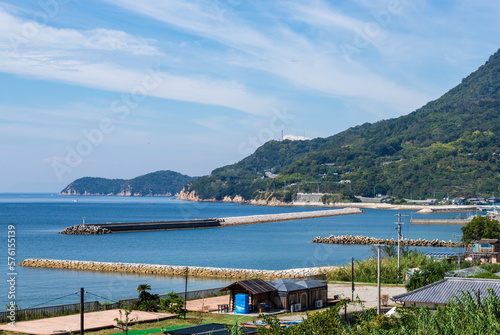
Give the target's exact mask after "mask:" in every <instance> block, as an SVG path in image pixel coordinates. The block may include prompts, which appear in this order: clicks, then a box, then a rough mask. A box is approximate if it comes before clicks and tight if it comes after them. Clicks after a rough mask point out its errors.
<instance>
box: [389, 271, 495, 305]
mask: <svg viewBox="0 0 500 335" xmlns="http://www.w3.org/2000/svg"><path fill="white" fill-rule="evenodd" d="M488 288H492V289H493V291H494V292H495V293H496V294H497V295H499V296H500V279H479V278H454V277H446V278H444V279H442V280H440V281H437V282H435V283H432V284H429V285H426V286H423V287H421V288H418V289H416V290H413V291H410V292H407V293H403V294H398V295H395V296H393V297H392V298H391V300H394V301H399V302H416V303H430V304H446V303H447V302H448V301H450V300H451V299H452V298H453V297H454V296H460V295H461V294H463V292H465V291H470V292H474V293H475V294H476V295H477V294H478V293H479V296H480V297H486V296H487V295H488V292H487V289H488Z"/></svg>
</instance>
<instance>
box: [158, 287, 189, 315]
mask: <svg viewBox="0 0 500 335" xmlns="http://www.w3.org/2000/svg"><path fill="white" fill-rule="evenodd" d="M160 307H161V309H163V310H165V311H168V312H170V313H175V314H179V313H181V312H182V311H183V309H184V299H182V298H180V297H179V295H178V294H177V293H175V292H170V293H169V294H167V297H166V298H165V299H161V300H160Z"/></svg>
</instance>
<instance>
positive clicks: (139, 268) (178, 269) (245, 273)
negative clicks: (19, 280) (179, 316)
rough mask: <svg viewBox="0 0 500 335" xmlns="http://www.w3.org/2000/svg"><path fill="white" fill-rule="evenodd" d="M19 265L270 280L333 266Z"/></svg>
mask: <svg viewBox="0 0 500 335" xmlns="http://www.w3.org/2000/svg"><path fill="white" fill-rule="evenodd" d="M19 265H20V266H26V267H36V268H50V269H68V270H83V271H100V272H124V273H134V274H148V275H160V276H185V275H186V270H187V271H188V276H192V277H200V278H229V279H252V278H262V279H264V280H274V279H279V278H299V277H310V276H318V275H321V274H322V273H324V271H326V270H328V269H331V268H333V267H315V268H299V269H288V270H255V269H231V268H214V267H200V266H189V267H188V266H176V265H160V264H141V263H115V262H92V261H72V260H59V259H36V258H28V259H26V260H24V261H22V262H21V263H19Z"/></svg>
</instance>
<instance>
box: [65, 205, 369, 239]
mask: <svg viewBox="0 0 500 335" xmlns="http://www.w3.org/2000/svg"><path fill="white" fill-rule="evenodd" d="M361 213H363V211H362V210H361V209H359V208H343V209H331V210H322V211H308V212H296V213H281V214H264V215H248V216H235V217H226V218H220V219H218V218H212V219H197V220H183V221H155V222H120V223H100V224H79V225H76V226H71V227H67V228H66V229H64V230H63V231H61V232H59V234H69V235H75V234H76V235H96V234H109V233H119V232H130V231H146V230H172V229H195V228H214V227H221V226H222V227H223V226H237V225H246V224H257V223H265V222H277V221H288V220H300V219H313V218H321V217H329V216H338V215H351V214H361Z"/></svg>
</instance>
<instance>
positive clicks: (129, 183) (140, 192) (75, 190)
mask: <svg viewBox="0 0 500 335" xmlns="http://www.w3.org/2000/svg"><path fill="white" fill-rule="evenodd" d="M193 179H194V178H193V177H190V176H186V175H183V174H180V173H178V172H174V171H168V170H167V171H157V172H153V173H148V174H145V175H143V176H139V177H136V178H133V179H130V180H126V179H106V178H95V177H84V178H80V179H77V180H75V181H73V182H72V183H71V184H69V185H68V186H66V187H65V188H64V190H62V191H61V193H60V194H61V195H125V196H156V195H172V194H176V193H178V192H179V191H180V190H181V189H182V187H183V186H184V185H185V184H186V183H189V182H191V181H192V180H193Z"/></svg>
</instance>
